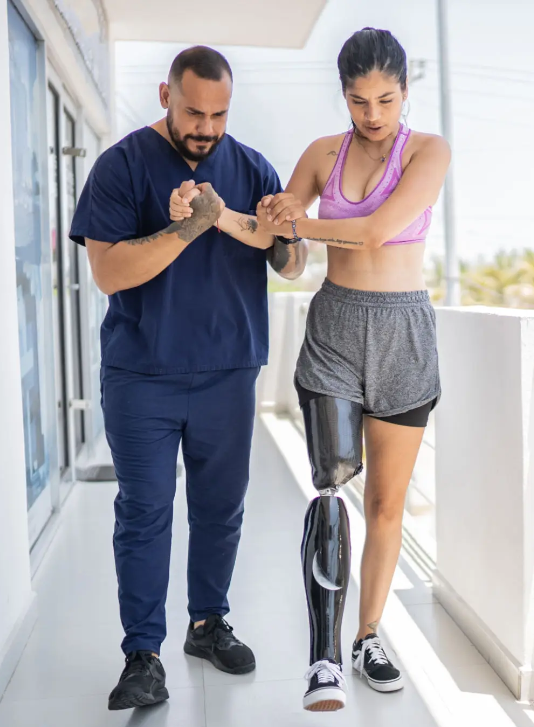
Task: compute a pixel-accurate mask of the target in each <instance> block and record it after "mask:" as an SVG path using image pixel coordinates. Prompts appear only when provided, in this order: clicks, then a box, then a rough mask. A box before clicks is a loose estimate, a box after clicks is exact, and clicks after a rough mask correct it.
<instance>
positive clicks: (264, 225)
mask: <svg viewBox="0 0 534 727" xmlns="http://www.w3.org/2000/svg"><path fill="white" fill-rule="evenodd" d="M268 199H270V198H269V197H264V198H263V200H262V201H261V202H258V206H257V207H256V215H257V217H258V224H259V226H260V227H261V229H262V230H264V231H265V232H270V233H271V235H280V237H293V228H292V227H291V222H282V224H281V225H275V223H274V220H269V218H268V216H267V207H266V205H264V204H263V203H264V201H265V200H268Z"/></svg>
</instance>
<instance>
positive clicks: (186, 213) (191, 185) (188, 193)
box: [169, 179, 225, 222]
mask: <svg viewBox="0 0 534 727" xmlns="http://www.w3.org/2000/svg"><path fill="white" fill-rule="evenodd" d="M206 192H208V193H209V194H210V196H211V195H213V194H215V195H216V197H217V199H218V205H219V216H220V215H221V214H222V212H223V210H224V208H225V204H224V202H223V200H222V199H221V198H220V197H219V195H218V194H217V193H216V192H215V191H214V190H213V187H212V186H211V184H210V183H209V182H204V183H202V184H197V185H195V182H194V180H192V179H190V180H189V181H187V182H182V184H181V186H180V188H179V189H174V190H173V192H172V194H171V199H170V202H169V215H170V218H171V220H172V221H173V222H181V221H182V220H184V219H187V218H188V217H191V215H192V214H193V207H192V206H191V202H192V201H193V200H194V199H195V197H198V196H199V195H201V194H205V193H206Z"/></svg>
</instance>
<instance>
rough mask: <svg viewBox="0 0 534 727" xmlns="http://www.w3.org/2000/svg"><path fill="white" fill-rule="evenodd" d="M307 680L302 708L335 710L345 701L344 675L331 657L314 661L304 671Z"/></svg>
mask: <svg viewBox="0 0 534 727" xmlns="http://www.w3.org/2000/svg"><path fill="white" fill-rule="evenodd" d="M304 679H307V680H308V682H309V686H308V691H307V692H306V694H305V695H304V700H303V703H304V709H307V710H308V711H309V712H336V711H337V710H338V709H343V707H344V706H345V702H346V701H347V695H346V694H345V677H344V676H343V673H342V671H341V667H340V666H339V665H338V664H336V662H335V661H333V660H332V659H323V660H322V661H316V662H315V664H313V665H312V666H311V667H310V668H309V670H308V671H307V672H306V675H305V677H304Z"/></svg>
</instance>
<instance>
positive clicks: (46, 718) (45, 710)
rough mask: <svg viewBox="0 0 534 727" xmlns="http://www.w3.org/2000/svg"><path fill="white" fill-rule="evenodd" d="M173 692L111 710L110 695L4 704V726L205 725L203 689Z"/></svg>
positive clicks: (0, 714)
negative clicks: (165, 697) (137, 706)
mask: <svg viewBox="0 0 534 727" xmlns="http://www.w3.org/2000/svg"><path fill="white" fill-rule="evenodd" d="M169 691H170V700H169V701H168V702H164V703H163V704H159V705H156V706H155V707H145V708H143V709H136V710H131V709H128V710H121V711H118V712H110V711H109V710H108V708H107V694H96V695H94V696H87V697H70V696H69V697H65V696H63V697H59V698H57V699H36V700H26V701H24V702H5V701H3V702H2V703H1V704H0V727H141V726H142V725H146V726H147V727H148V726H150V727H205V724H206V722H205V716H204V696H203V693H202V689H180V690H178V691H171V690H169Z"/></svg>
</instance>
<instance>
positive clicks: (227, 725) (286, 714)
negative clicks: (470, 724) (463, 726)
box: [206, 678, 441, 727]
mask: <svg viewBox="0 0 534 727" xmlns="http://www.w3.org/2000/svg"><path fill="white" fill-rule="evenodd" d="M347 689H348V694H347V706H346V707H345V709H342V710H340V711H338V712H335V713H332V714H326V713H323V714H314V713H310V712H306V711H305V710H304V709H303V707H302V697H303V696H304V692H305V691H306V682H305V681H304V680H303V679H300V680H290V681H280V682H256V683H254V684H245V685H242V686H235V685H234V686H216V687H215V686H207V687H206V726H207V727H250V726H251V725H254V727H273V725H279V726H280V727H301V726H302V727H304V725H316V726H317V725H320V726H321V727H327V726H328V725H336V727H345V726H346V727H349V726H350V727H357V726H358V725H372V726H373V727H390V726H392V725H406V727H437V725H438V723H437V722H436V720H435V719H434V717H433V716H432V715H431V714H430V712H429V711H428V709H427V708H426V706H425V704H424V703H423V701H422V700H421V699H420V697H419V695H418V694H417V692H416V690H415V689H414V688H413V686H412V685H411V684H408V685H407V687H406V688H405V689H404V690H402V691H401V692H397V693H395V694H378V693H377V692H374V691H373V690H371V689H370V688H369V687H368V686H367V685H365V684H363V683H361V684H360V683H359V681H358V680H357V679H356V678H349V679H348V680H347ZM440 727H441V726H440Z"/></svg>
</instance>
